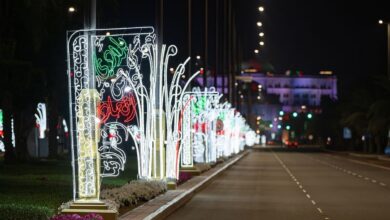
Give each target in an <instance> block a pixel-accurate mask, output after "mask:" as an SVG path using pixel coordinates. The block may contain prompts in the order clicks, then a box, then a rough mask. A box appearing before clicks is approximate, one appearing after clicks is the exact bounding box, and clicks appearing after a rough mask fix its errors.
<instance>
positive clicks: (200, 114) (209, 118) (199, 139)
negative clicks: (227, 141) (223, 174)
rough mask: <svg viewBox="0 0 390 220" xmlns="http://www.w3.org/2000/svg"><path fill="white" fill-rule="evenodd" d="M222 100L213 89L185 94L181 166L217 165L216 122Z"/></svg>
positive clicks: (195, 90)
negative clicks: (211, 163) (212, 163)
mask: <svg viewBox="0 0 390 220" xmlns="http://www.w3.org/2000/svg"><path fill="white" fill-rule="evenodd" d="M220 97H221V95H220V94H219V93H218V92H216V90H215V88H213V87H212V88H209V89H207V88H206V89H205V90H204V91H201V90H200V88H197V87H196V88H193V90H192V92H186V93H185V101H184V103H185V108H184V111H183V112H184V117H183V121H182V126H183V131H182V141H181V167H183V168H190V167H193V164H194V162H196V163H210V162H216V159H217V149H216V147H217V144H216V141H217V140H216V126H217V120H216V119H217V116H218V109H217V106H218V103H219V99H220Z"/></svg>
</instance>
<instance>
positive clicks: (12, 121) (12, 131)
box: [11, 118, 16, 148]
mask: <svg viewBox="0 0 390 220" xmlns="http://www.w3.org/2000/svg"><path fill="white" fill-rule="evenodd" d="M11 143H12V146H13V147H14V148H15V147H16V139H15V127H14V118H11Z"/></svg>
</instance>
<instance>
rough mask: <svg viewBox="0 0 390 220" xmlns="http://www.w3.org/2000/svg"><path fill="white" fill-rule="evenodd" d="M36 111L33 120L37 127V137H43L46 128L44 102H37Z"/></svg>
mask: <svg viewBox="0 0 390 220" xmlns="http://www.w3.org/2000/svg"><path fill="white" fill-rule="evenodd" d="M37 112H38V114H35V122H36V124H37V127H38V129H39V139H44V138H45V132H46V129H47V117H46V104H45V103H38V106H37Z"/></svg>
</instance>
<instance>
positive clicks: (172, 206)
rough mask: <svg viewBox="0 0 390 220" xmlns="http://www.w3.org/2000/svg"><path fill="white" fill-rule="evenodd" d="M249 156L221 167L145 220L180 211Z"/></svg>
mask: <svg viewBox="0 0 390 220" xmlns="http://www.w3.org/2000/svg"><path fill="white" fill-rule="evenodd" d="M248 154H249V150H247V151H245V152H243V153H242V154H240V155H238V156H237V157H236V158H234V159H232V160H231V161H229V162H228V163H227V164H226V165H224V166H223V167H221V168H220V169H219V170H218V171H216V172H215V173H213V174H211V175H210V176H208V177H206V178H205V179H204V180H202V181H201V182H200V183H198V184H196V185H195V186H194V187H192V188H190V189H189V190H187V191H185V192H183V193H182V194H180V195H179V196H177V197H175V198H174V199H173V200H171V201H169V202H167V203H166V204H165V205H163V206H161V207H160V208H159V209H157V210H156V211H154V212H152V213H150V214H149V215H148V216H146V217H145V218H144V219H146V220H152V219H154V220H160V219H164V218H166V217H167V216H169V215H170V214H171V213H173V212H174V211H175V210H177V209H179V208H180V207H181V206H183V205H184V204H186V203H187V202H188V201H189V200H190V199H191V198H192V197H193V196H194V195H195V194H196V193H197V192H199V191H200V190H202V189H203V188H204V187H206V186H207V185H208V184H209V183H210V182H211V181H212V180H214V179H215V178H216V177H217V176H218V175H219V174H221V173H222V172H223V171H225V170H226V169H227V168H229V167H230V166H232V165H233V164H235V163H236V162H238V161H239V160H240V159H242V158H243V157H244V156H246V155H248Z"/></svg>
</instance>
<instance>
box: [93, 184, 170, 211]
mask: <svg viewBox="0 0 390 220" xmlns="http://www.w3.org/2000/svg"><path fill="white" fill-rule="evenodd" d="M166 190H167V185H166V183H165V182H163V181H147V180H135V181H131V182H130V183H128V184H126V185H124V186H122V187H119V188H113V189H105V190H102V192H101V193H100V196H101V198H103V199H108V200H112V201H114V202H116V203H117V204H119V205H120V206H135V205H137V204H138V203H139V202H144V201H148V200H151V199H153V198H154V197H156V196H157V195H159V194H161V193H163V192H165V191H166Z"/></svg>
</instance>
